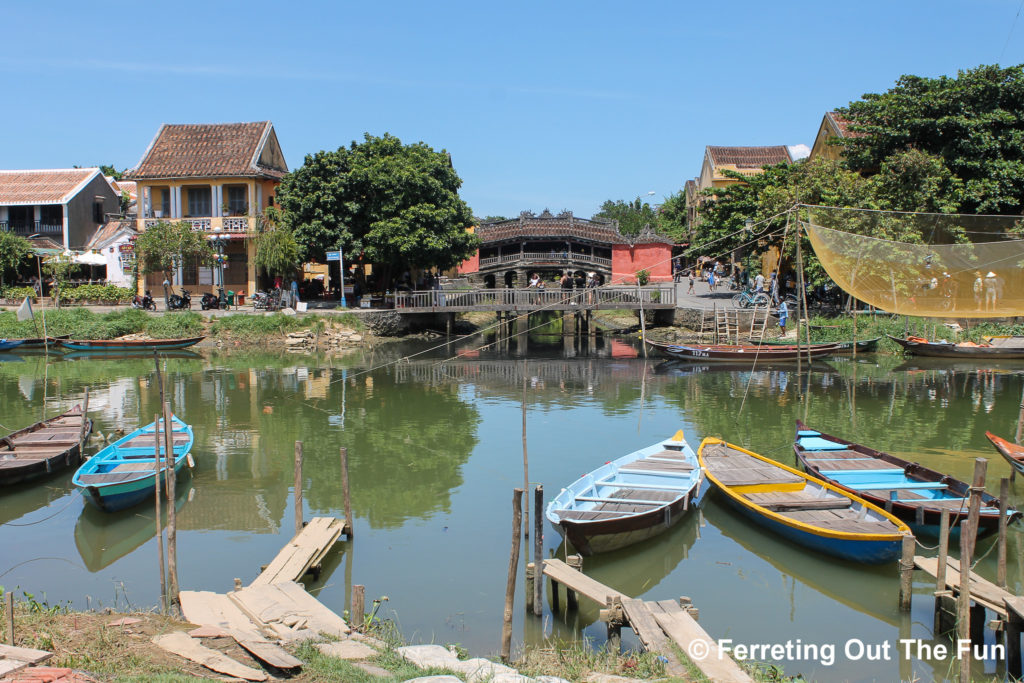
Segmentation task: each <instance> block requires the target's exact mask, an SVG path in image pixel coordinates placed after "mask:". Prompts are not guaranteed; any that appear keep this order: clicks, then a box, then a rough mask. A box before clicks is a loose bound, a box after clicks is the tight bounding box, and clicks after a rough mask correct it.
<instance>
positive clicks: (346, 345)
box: [285, 327, 364, 353]
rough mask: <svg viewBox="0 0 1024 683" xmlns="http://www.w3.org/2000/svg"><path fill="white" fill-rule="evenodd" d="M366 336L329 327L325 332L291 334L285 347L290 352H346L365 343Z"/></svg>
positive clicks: (313, 331)
mask: <svg viewBox="0 0 1024 683" xmlns="http://www.w3.org/2000/svg"><path fill="white" fill-rule="evenodd" d="M363 340H364V336H363V335H362V334H360V333H359V332H356V331H355V330H350V329H347V328H332V327H329V328H327V329H325V330H323V331H320V332H317V331H315V330H300V331H298V332H289V333H288V335H287V337H286V339H285V345H286V347H287V349H288V350H289V351H293V352H297V353H304V352H308V351H315V350H320V351H344V350H347V349H351V348H354V347H357V346H360V345H361V344H362V343H363Z"/></svg>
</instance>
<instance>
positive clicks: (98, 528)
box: [75, 479, 192, 573]
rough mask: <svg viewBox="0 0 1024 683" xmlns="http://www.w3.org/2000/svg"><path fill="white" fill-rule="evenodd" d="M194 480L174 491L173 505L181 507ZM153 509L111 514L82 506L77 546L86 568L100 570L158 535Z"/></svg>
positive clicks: (76, 532) (91, 570)
mask: <svg viewBox="0 0 1024 683" xmlns="http://www.w3.org/2000/svg"><path fill="white" fill-rule="evenodd" d="M191 490H192V483H191V482H190V481H189V480H188V479H185V480H184V481H183V483H182V485H181V486H179V487H177V489H176V490H175V501H174V507H175V509H176V510H181V508H182V506H183V505H184V504H185V501H186V500H188V496H189V492H190V491H191ZM153 513H154V511H153V508H147V509H146V510H145V511H135V510H123V511H121V512H115V513H112V514H108V513H104V512H100V511H99V510H97V509H96V508H94V507H92V506H91V505H86V506H85V507H83V508H82V513H81V514H80V515H79V516H78V523H77V524H75V546H76V547H77V548H78V554H79V555H80V556H81V557H82V561H83V562H84V563H85V567H86V569H88V570H89V571H90V572H93V573H95V572H98V571H100V570H101V569H106V568H107V567H109V566H110V565H112V564H113V563H114V562H117V561H118V560H120V559H121V558H122V557H124V556H125V555H128V554H129V553H131V552H132V551H133V550H135V549H136V548H138V547H139V546H141V545H143V544H144V543H146V542H147V541H149V540H150V539H151V538H153V537H155V536H156V521H155V520H154V518H153Z"/></svg>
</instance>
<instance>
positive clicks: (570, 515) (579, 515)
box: [554, 510, 625, 522]
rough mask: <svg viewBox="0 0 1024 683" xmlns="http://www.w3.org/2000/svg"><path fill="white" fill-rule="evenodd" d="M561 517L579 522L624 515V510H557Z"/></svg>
mask: <svg viewBox="0 0 1024 683" xmlns="http://www.w3.org/2000/svg"><path fill="white" fill-rule="evenodd" d="M554 512H556V513H558V517H559V519H569V520H573V521H577V522H589V521H592V520H595V519H614V518H615V517H624V516H625V514H624V513H623V512H622V511H615V510H555V511H554Z"/></svg>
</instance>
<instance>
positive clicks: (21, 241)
mask: <svg viewBox="0 0 1024 683" xmlns="http://www.w3.org/2000/svg"><path fill="white" fill-rule="evenodd" d="M31 255H32V243H31V242H29V241H28V240H27V239H25V238H24V237H19V236H18V235H15V234H14V233H12V232H7V231H6V230H0V289H3V284H4V276H5V275H6V274H7V273H9V272H14V271H16V270H17V269H18V266H20V265H21V264H22V263H24V261H25V260H26V259H27V258H28V257H29V256H31Z"/></svg>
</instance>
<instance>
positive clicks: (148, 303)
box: [132, 289, 156, 311]
mask: <svg viewBox="0 0 1024 683" xmlns="http://www.w3.org/2000/svg"><path fill="white" fill-rule="evenodd" d="M132 308H138V309H141V310H143V311H155V310H156V302H155V301H153V296H152V295H151V294H150V293H149V290H148V289H147V290H146V294H145V296H139V295H138V294H136V295H135V296H134V297H132Z"/></svg>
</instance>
